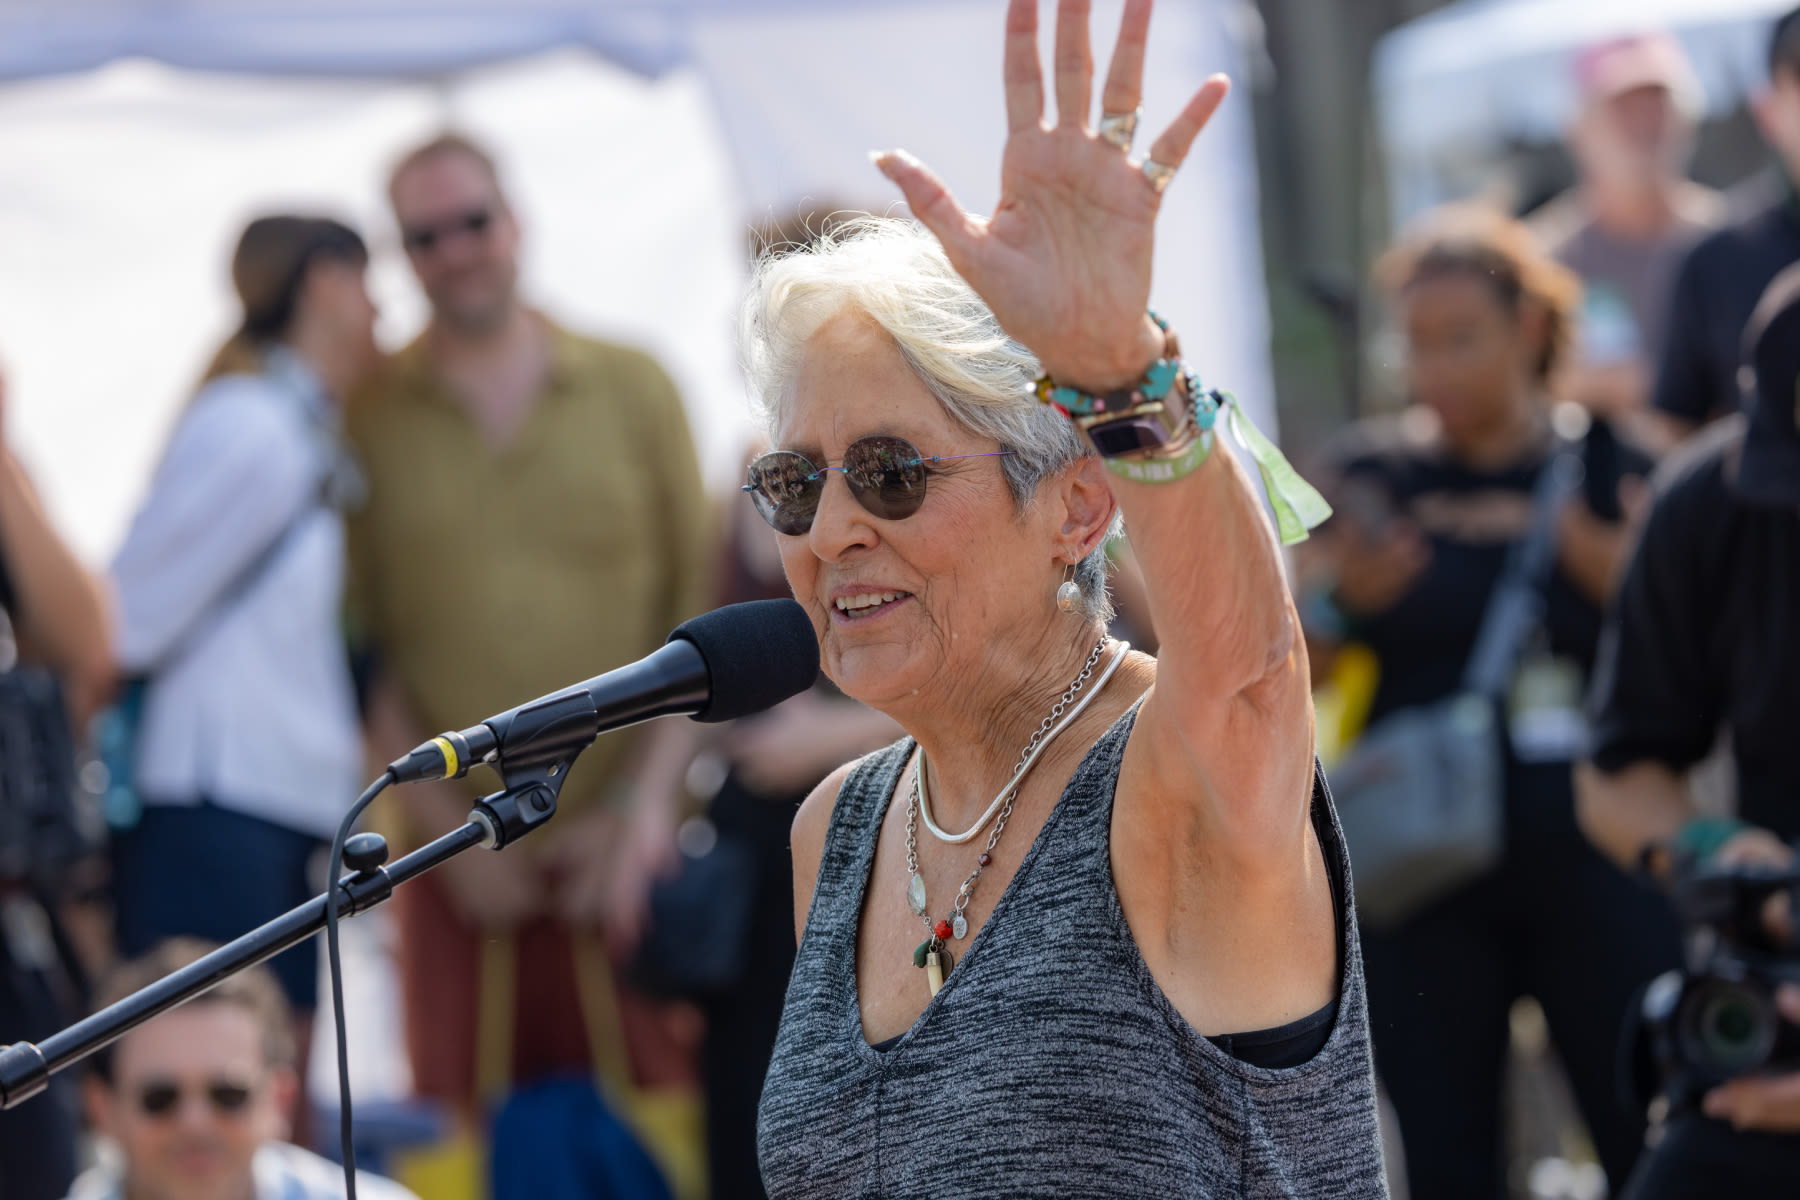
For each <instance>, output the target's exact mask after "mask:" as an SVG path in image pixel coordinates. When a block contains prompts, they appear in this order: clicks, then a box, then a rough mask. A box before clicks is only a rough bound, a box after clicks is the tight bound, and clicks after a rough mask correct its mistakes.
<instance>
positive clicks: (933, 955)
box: [906, 635, 1131, 996]
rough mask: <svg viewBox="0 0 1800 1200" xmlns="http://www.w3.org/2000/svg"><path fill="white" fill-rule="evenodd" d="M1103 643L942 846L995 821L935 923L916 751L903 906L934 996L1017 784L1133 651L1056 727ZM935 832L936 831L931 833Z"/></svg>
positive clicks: (964, 929)
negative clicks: (979, 805) (986, 798)
mask: <svg viewBox="0 0 1800 1200" xmlns="http://www.w3.org/2000/svg"><path fill="white" fill-rule="evenodd" d="M1106 641H1107V639H1106V637H1105V636H1104V635H1102V636H1101V638H1100V640H1099V641H1097V642H1095V643H1094V649H1093V651H1092V652H1091V653H1089V654H1088V657H1087V662H1085V663H1084V664H1082V667H1081V672H1080V674H1078V675H1076V676H1075V679H1074V681H1073V682H1072V683H1070V684H1069V687H1068V690H1067V691H1065V692H1063V694H1062V698H1061V699H1060V700H1058V701H1057V702H1056V706H1055V707H1054V708H1052V709H1051V710H1050V715H1049V716H1047V717H1045V718H1044V720H1043V723H1042V724H1040V725H1039V726H1038V727H1037V731H1036V732H1034V733H1033V734H1032V735H1031V740H1030V741H1028V742H1027V743H1025V748H1024V749H1023V750H1022V751H1020V752H1019V762H1018V765H1017V766H1016V767H1015V768H1014V769H1013V777H1012V780H1011V782H1009V783H1008V784H1007V785H1006V787H1005V788H1004V789H1003V790H1002V791H1001V793H1000V794H999V795H998V796H996V797H994V804H993V805H992V806H990V807H989V809H988V813H987V814H986V815H984V816H983V817H982V818H981V820H979V821H977V822H976V823H975V826H974V827H973V828H972V829H970V830H969V832H968V833H967V834H965V835H962V837H960V838H957V839H951V838H945V839H944V840H946V841H952V840H955V841H968V840H970V838H972V837H973V836H974V834H975V833H976V832H977V831H978V830H980V829H981V827H982V826H983V825H985V824H987V821H988V817H989V816H990V815H991V816H994V817H995V818H996V819H995V820H994V827H993V829H992V830H990V831H989V833H988V837H987V844H986V845H985V846H984V847H983V848H982V851H981V854H980V855H979V856H978V857H977V858H976V860H975V869H974V870H972V871H970V872H969V875H968V878H966V879H964V880H963V882H962V886H961V887H960V888H958V889H957V892H956V900H955V903H954V904H952V905H951V908H950V913H949V915H948V916H947V917H946V918H944V919H942V920H939V921H937V922H935V923H934V922H933V921H932V919H931V917H930V915H929V910H928V907H927V902H926V897H925V879H924V877H923V876H922V875H920V874H919V815H920V811H921V810H922V809H923V808H924V806H925V800H924V779H925V751H924V750H923V748H921V749H920V750H919V753H918V755H917V756H916V758H915V759H914V762H913V785H912V794H911V796H910V797H909V798H908V801H907V805H906V873H907V884H906V904H907V907H908V908H910V909H912V911H913V912H914V913H915V914H917V915H918V917H919V919H920V920H922V921H924V922H925V929H926V938H925V940H924V941H923V942H920V943H919V945H918V946H917V948H915V949H914V950H913V966H915V967H922V968H924V970H925V978H926V981H927V983H929V984H930V987H931V994H932V995H933V996H935V995H937V993H938V989H940V988H942V987H943V986H944V973H945V972H946V971H948V970H949V969H950V966H951V963H950V961H948V960H949V958H950V953H949V951H948V950H947V949H945V943H947V942H948V941H949V940H950V939H951V938H955V939H957V940H958V941H960V940H962V938H963V937H965V936H966V935H967V934H968V932H969V923H968V918H967V917H966V916H964V910H965V909H966V908H968V906H969V899H970V897H971V896H973V895H974V892H975V881H976V880H978V879H980V878H981V872H982V871H983V870H984V869H985V868H986V867H987V866H988V865H989V864H990V863H991V862H992V861H993V853H994V846H995V845H996V844H997V843H998V842H999V841H1000V835H1001V834H1002V833H1004V832H1005V830H1006V822H1007V818H1009V817H1011V816H1012V810H1013V802H1014V801H1015V800H1016V799H1017V798H1018V793H1019V784H1020V783H1021V782H1022V781H1023V780H1024V777H1025V774H1026V772H1027V771H1029V770H1030V769H1031V767H1032V765H1033V764H1034V763H1035V762H1036V761H1037V759H1038V757H1039V756H1040V755H1041V754H1042V753H1043V752H1044V750H1045V749H1046V748H1048V746H1049V745H1050V743H1051V742H1052V741H1054V740H1055V739H1056V737H1057V735H1058V734H1060V733H1062V732H1063V730H1065V729H1067V728H1068V727H1069V726H1070V725H1071V724H1073V723H1074V721H1075V719H1076V718H1077V717H1079V716H1080V715H1081V712H1082V710H1083V709H1085V708H1086V707H1087V705H1088V702H1089V701H1091V700H1092V699H1093V698H1094V697H1095V696H1098V695H1099V694H1100V690H1101V689H1102V688H1104V687H1105V686H1106V682H1107V680H1109V679H1111V678H1112V676H1113V672H1114V671H1116V670H1118V669H1119V664H1120V663H1122V662H1124V661H1125V655H1126V654H1127V653H1128V652H1129V651H1130V649H1131V645H1130V643H1128V642H1122V643H1120V645H1119V652H1118V653H1117V654H1116V655H1114V656H1113V660H1112V662H1110V663H1108V664H1107V667H1106V670H1105V672H1103V673H1102V674H1101V676H1100V681H1099V682H1098V683H1096V684H1095V685H1094V688H1093V690H1092V691H1090V692H1089V693H1088V694H1087V695H1086V696H1083V697H1082V700H1081V703H1080V704H1079V705H1077V706H1076V708H1075V710H1074V711H1073V712H1069V714H1068V716H1067V718H1065V719H1063V720H1062V721H1061V723H1060V724H1058V719H1059V718H1062V717H1063V713H1064V712H1065V711H1067V710H1068V708H1069V705H1070V704H1071V703H1073V702H1074V700H1075V697H1076V695H1077V694H1079V693H1080V691H1081V690H1082V687H1083V685H1084V684H1086V683H1087V681H1088V678H1089V677H1090V676H1091V675H1093V673H1094V665H1095V664H1096V663H1098V662H1099V661H1100V655H1101V654H1102V653H1104V652H1105V650H1106ZM934 832H936V831H935V828H934ZM939 836H943V835H941V834H940V835H939Z"/></svg>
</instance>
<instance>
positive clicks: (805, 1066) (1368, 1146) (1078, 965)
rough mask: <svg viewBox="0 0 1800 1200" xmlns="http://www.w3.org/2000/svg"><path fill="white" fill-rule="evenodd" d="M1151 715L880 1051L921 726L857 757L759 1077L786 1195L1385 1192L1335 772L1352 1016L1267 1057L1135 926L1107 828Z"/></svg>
mask: <svg viewBox="0 0 1800 1200" xmlns="http://www.w3.org/2000/svg"><path fill="white" fill-rule="evenodd" d="M1134 716H1135V710H1133V712H1131V713H1127V714H1126V715H1125V716H1124V717H1122V718H1120V720H1119V722H1118V723H1117V724H1115V725H1114V726H1113V727H1112V729H1111V730H1109V731H1108V732H1107V734H1106V735H1105V736H1104V737H1102V738H1101V739H1100V741H1099V742H1097V743H1096V744H1095V745H1094V748H1093V749H1092V750H1090V751H1089V752H1088V754H1087V757H1086V758H1085V760H1084V761H1083V762H1082V764H1081V766H1080V767H1079V768H1078V769H1077V770H1076V772H1075V775H1074V777H1073V778H1072V779H1071V780H1070V781H1069V786H1068V788H1067V790H1065V791H1064V793H1063V795H1062V797H1061V799H1059V800H1058V802H1057V805H1056V808H1055V810H1054V811H1052V813H1051V814H1050V819H1049V820H1048V821H1047V822H1046V823H1045V825H1044V828H1043V830H1042V831H1041V832H1040V833H1039V834H1038V838H1037V841H1036V843H1035V844H1033V846H1032V847H1031V849H1030V851H1029V852H1028V853H1027V854H1026V857H1025V860H1024V861H1023V862H1022V863H1021V864H1020V866H1019V870H1018V873H1017V874H1016V875H1015V876H1014V877H1013V880H1012V882H1011V884H1009V885H1008V887H1007V889H1006V891H1005V893H1004V894H1003V895H1002V896H1001V898H1000V901H999V903H998V904H997V905H996V906H995V908H994V912H993V915H992V917H991V919H990V920H989V921H988V922H987V923H986V924H985V925H983V926H982V928H981V929H980V931H979V932H978V933H977V934H976V936H975V939H974V940H973V942H971V943H970V944H969V946H968V947H967V948H966V950H965V951H964V953H963V954H962V955H961V956H960V957H959V958H958V960H957V962H956V964H955V969H954V970H952V971H951V972H950V975H949V976H948V978H947V979H946V981H945V984H944V987H943V990H942V991H940V992H939V993H938V994H937V996H936V997H935V998H934V999H933V1000H932V1001H931V1003H930V1005H929V1006H927V1008H926V1009H925V1011H924V1012H923V1013H922V1014H920V1016H919V1019H918V1021H917V1022H916V1023H915V1024H914V1025H913V1027H912V1028H911V1029H910V1030H909V1031H908V1032H907V1033H906V1034H905V1036H903V1037H902V1038H901V1039H900V1041H899V1042H898V1044H896V1045H895V1046H894V1047H893V1048H892V1049H891V1050H888V1051H886V1052H885V1053H883V1052H878V1051H876V1050H875V1049H873V1048H872V1047H871V1046H870V1045H869V1043H868V1041H867V1039H866V1038H865V1037H864V1036H863V1030H862V1013H861V1010H860V1008H859V1006H858V1000H857V989H856V940H857V930H858V925H859V919H860V915H861V913H862V910H863V903H864V899H865V896H864V893H865V891H866V889H867V886H868V880H869V874H870V867H871V865H872V864H873V862H874V854H875V845H876V840H877V836H878V834H879V832H880V829H881V823H882V817H883V815H884V813H885V812H886V809H887V804H888V800H889V797H890V796H892V794H893V792H894V788H895V786H896V785H897V784H898V782H899V780H900V777H901V774H902V772H903V771H904V769H905V765H906V761H907V757H908V756H909V755H910V754H911V753H912V750H913V742H912V740H911V739H910V738H908V739H902V740H901V741H899V742H897V743H895V744H894V745H893V746H890V747H888V748H887V749H886V750H883V751H880V752H878V753H876V754H873V755H870V756H869V757H868V758H865V759H864V760H863V761H862V762H861V763H859V764H858V765H857V766H856V768H855V769H854V770H853V771H852V772H851V773H850V776H849V778H848V779H846V780H845V782H844V786H843V789H842V791H840V792H839V794H838V799H837V805H836V807H835V808H834V809H833V811H832V815H831V826H830V829H829V831H828V832H827V833H826V836H825V849H824V855H823V858H822V859H821V861H820V864H819V878H818V883H817V886H816V888H815V889H814V891H813V900H812V908H811V910H810V911H809V913H808V914H807V921H806V932H805V936H804V937H803V938H802V939H801V942H800V948H799V952H798V954H797V956H796V958H795V961H794V973H793V977H792V980H791V981H790V983H789V984H788V994H787V1007H786V1009H785V1011H784V1012H783V1013H782V1018H781V1032H780V1034H779V1035H778V1037H777V1039H776V1043H775V1054H774V1058H773V1060H772V1061H771V1063H770V1065H769V1075H768V1080H767V1083H766V1084H765V1085H764V1089H763V1098H762V1109H761V1113H760V1115H759V1120H758V1128H757V1145H758V1154H759V1157H760V1158H761V1160H762V1172H763V1181H764V1184H765V1185H766V1187H767V1189H768V1192H769V1195H770V1196H771V1197H772V1198H773V1200H815V1198H816V1200H847V1198H848V1197H857V1196H861V1197H882V1198H884V1200H892V1198H898V1197H924V1196H930V1197H933V1198H935V1200H962V1198H966V1200H989V1198H991V1200H1017V1198H1019V1197H1028V1196H1057V1197H1076V1196H1096V1197H1098V1196H1106V1197H1162V1196H1182V1197H1190V1196H1192V1197H1209V1198H1224V1197H1247V1198H1256V1200H1262V1198H1264V1197H1269V1198H1274V1197H1309V1198H1310V1197H1320V1198H1323V1197H1331V1198H1332V1200H1363V1198H1366V1197H1376V1198H1378V1197H1385V1196H1386V1195H1387V1189H1386V1184H1385V1182H1384V1179H1383V1174H1382V1159H1381V1147H1380V1142H1379V1138H1378V1135H1377V1132H1376V1125H1375V1079H1374V1070H1373V1065H1372V1061H1371V1056H1370V1051H1369V1026H1368V1008H1367V1002H1366V999H1365V997H1364V993H1363V974H1362V957H1361V952H1360V949H1359V947H1358V944H1357V937H1356V926H1355V913H1354V909H1353V907H1352V905H1351V904H1350V903H1349V862H1348V859H1347V857H1346V855H1345V852H1344V843H1343V838H1342V836H1341V834H1340V832H1339V830H1338V825H1337V817H1336V814H1335V812H1334V811H1333V809H1332V807H1331V798H1330V796H1329V794H1328V793H1327V792H1326V789H1325V782H1324V777H1323V776H1322V775H1320V776H1317V777H1316V779H1315V782H1314V785H1313V803H1312V819H1313V825H1314V827H1315V828H1316V829H1317V830H1318V834H1319V839H1320V841H1321V843H1322V844H1323V846H1324V849H1325V859H1326V864H1327V866H1328V868H1329V871H1330V875H1331V879H1332V886H1333V889H1334V891H1336V892H1337V893H1338V895H1339V896H1340V898H1341V901H1342V910H1343V914H1344V915H1343V918H1342V920H1341V921H1340V923H1339V961H1340V963H1341V964H1342V979H1341V982H1340V989H1339V1001H1338V1014H1337V1022H1336V1026H1335V1028H1333V1029H1332V1031H1331V1035H1330V1037H1329V1039H1328V1040H1327V1041H1326V1043H1325V1046H1324V1048H1323V1049H1322V1050H1320V1051H1319V1053H1318V1054H1317V1055H1315V1056H1314V1057H1313V1058H1312V1059H1310V1060H1309V1061H1307V1062H1305V1063H1304V1064H1302V1065H1300V1066H1297V1067H1291V1068H1287V1069H1283V1070H1270V1069H1265V1068H1261V1067H1256V1066H1253V1065H1251V1064H1249V1063H1245V1062H1242V1061H1239V1060H1238V1059H1236V1058H1233V1057H1232V1056H1231V1055H1230V1054H1228V1053H1226V1052H1225V1051H1224V1050H1222V1049H1220V1048H1219V1047H1218V1046H1216V1045H1214V1044H1213V1043H1212V1042H1210V1041H1208V1040H1207V1039H1206V1038H1204V1037H1202V1036H1200V1034H1198V1033H1196V1032H1195V1031H1194V1028H1193V1027H1192V1026H1191V1025H1189V1024H1188V1023H1187V1021H1186V1020H1185V1019H1184V1018H1183V1017H1182V1016H1181V1014H1180V1013H1179V1012H1177V1011H1176V1009H1175V1007H1174V1005H1173V1004H1171V1003H1170V1001H1169V999H1168V997H1167V996H1165V995H1164V994H1163V991H1162V989H1161V987H1159V986H1158V985H1157V983H1156V980H1155V979H1154V977H1153V976H1152V975H1151V974H1150V968H1149V967H1148V965H1146V964H1145V962H1144V959H1143V956H1142V955H1141V954H1139V952H1138V947H1137V943H1136V941H1135V940H1133V938H1132V936H1131V931H1130V929H1129V927H1128V926H1127V925H1126V923H1125V915H1124V912H1123V910H1122V909H1121V908H1120V906H1119V897H1118V893H1117V891H1115V890H1114V888H1113V880H1112V867H1111V862H1110V857H1109V853H1108V843H1109V840H1110V831H1111V822H1112V805H1113V791H1114V787H1115V785H1116V784H1117V782H1118V778H1119V763H1120V760H1121V758H1122V757H1123V754H1124V750H1125V742H1126V739H1127V738H1128V737H1129V735H1130V732H1131V726H1132V721H1133V718H1134ZM879 899H880V898H877V902H878V901H879ZM894 901H895V903H899V898H898V897H895V898H894ZM909 969H910V968H909ZM919 986H920V987H924V982H923V980H921V981H920V984H919Z"/></svg>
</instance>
